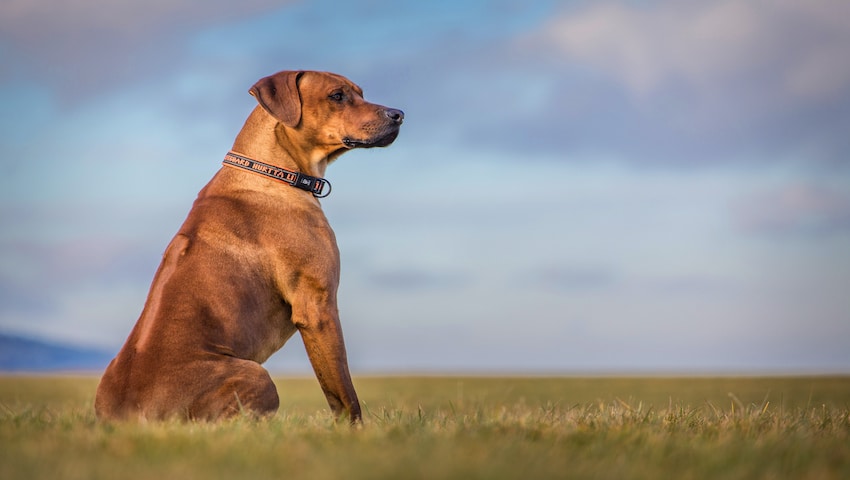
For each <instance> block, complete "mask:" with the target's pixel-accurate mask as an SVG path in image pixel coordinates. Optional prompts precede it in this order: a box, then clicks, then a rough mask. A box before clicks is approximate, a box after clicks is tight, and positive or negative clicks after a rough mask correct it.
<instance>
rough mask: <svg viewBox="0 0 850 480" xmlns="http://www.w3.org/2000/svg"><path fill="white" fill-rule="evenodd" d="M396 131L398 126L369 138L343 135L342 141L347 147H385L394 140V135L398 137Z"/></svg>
mask: <svg viewBox="0 0 850 480" xmlns="http://www.w3.org/2000/svg"><path fill="white" fill-rule="evenodd" d="M398 131H399V129H398V128H393V129H390V130H389V131H387V132H385V133H383V134H382V135H378V136H376V137H374V138H369V139H358V138H352V137H345V138H343V139H342V143H343V145H345V146H346V147H348V148H373V147H386V146H387V145H389V144H391V143H393V142H394V141H395V139H396V137H398Z"/></svg>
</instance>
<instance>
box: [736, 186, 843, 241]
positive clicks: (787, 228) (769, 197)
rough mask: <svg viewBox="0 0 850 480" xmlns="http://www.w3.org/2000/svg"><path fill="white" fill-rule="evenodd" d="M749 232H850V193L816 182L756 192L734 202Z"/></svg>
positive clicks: (739, 224)
mask: <svg viewBox="0 0 850 480" xmlns="http://www.w3.org/2000/svg"><path fill="white" fill-rule="evenodd" d="M733 209H734V211H735V213H734V216H735V219H736V223H737V225H738V226H739V227H740V228H741V229H743V230H744V231H746V232H751V233H764V234H773V235H783V236H785V235H824V234H831V233H837V232H850V194H848V193H847V192H842V191H838V190H834V189H831V188H828V187H823V186H819V185H814V184H804V183H799V184H791V185H786V186H784V187H781V188H778V189H775V190H770V191H766V192H761V193H756V194H753V195H750V196H748V197H746V198H744V199H741V200H739V201H737V202H735V204H734V205H733Z"/></svg>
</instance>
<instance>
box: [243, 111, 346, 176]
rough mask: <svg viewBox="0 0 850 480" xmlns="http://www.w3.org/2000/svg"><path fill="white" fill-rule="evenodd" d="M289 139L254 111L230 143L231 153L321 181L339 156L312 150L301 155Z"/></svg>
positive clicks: (270, 120) (282, 129) (274, 123)
mask: <svg viewBox="0 0 850 480" xmlns="http://www.w3.org/2000/svg"><path fill="white" fill-rule="evenodd" d="M301 148H302V147H301V146H300V145H298V144H297V143H296V142H293V141H292V140H291V139H290V134H289V129H288V128H287V127H285V126H284V125H283V124H281V123H280V122H278V121H277V119H275V118H274V117H272V116H271V115H269V114H268V113H267V112H266V111H265V110H263V109H262V108H261V107H256V108H255V109H254V111H253V112H251V115H249V116H248V119H247V120H246V121H245V125H244V126H243V127H242V130H241V131H240V132H239V134H238V135H237V136H236V140H235V141H234V142H233V148H232V150H233V151H235V152H239V153H241V154H243V155H245V156H247V157H250V158H254V159H257V160H259V161H261V162H265V163H268V164H271V165H274V166H277V167H280V168H285V169H287V170H294V171H296V172H300V173H304V174H306V175H310V176H313V177H324V176H325V170H326V169H327V167H328V164H329V163H330V162H332V161H333V159H334V158H335V157H336V156H338V155H339V152H328V151H326V150H325V149H319V148H313V149H312V150H311V151H301Z"/></svg>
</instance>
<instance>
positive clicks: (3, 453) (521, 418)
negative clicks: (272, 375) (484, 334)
mask: <svg viewBox="0 0 850 480" xmlns="http://www.w3.org/2000/svg"><path fill="white" fill-rule="evenodd" d="M275 383H276V384H277V386H278V391H279V392H280V395H281V409H280V411H279V413H278V415H277V416H275V417H274V418H272V419H269V420H261V421H255V420H252V419H249V418H240V419H235V420H232V421H227V422H223V423H216V424H206V423H179V422H168V423H148V424H138V423H102V422H98V421H96V420H95V418H94V413H93V411H92V407H91V403H92V398H93V396H94V389H95V386H96V384H97V379H96V378H94V377H91V378H85V377H0V479H4V480H12V479H47V478H50V479H86V480H89V479H116V478H120V479H122V480H123V479H156V480H164V479H172V478H173V479H180V480H190V479H219V478H220V479H266V478H269V479H271V478H307V479H331V478H334V479H340V478H345V479H361V478H362V479H381V478H393V479H417V478H422V479H441V478H458V479H475V478H482V479H499V478H521V479H543V478H602V479H665V478H674V479H703V478H716V479H759V478H765V479H782V478H794V479H798V478H800V479H847V478H850V377H802V378H770V377H768V378H604V377H603V378H580V377H576V378H572V377H566V378H523V377H520V378H497V377H484V378H454V377H434V378H430V377H398V378H394V377H388V378H377V377H376V378H370V377H366V378H355V385H356V387H357V389H358V393H359V395H360V398H361V401H362V403H363V405H364V418H365V426H364V427H363V428H361V429H352V428H350V427H348V426H347V425H344V424H336V423H334V422H333V421H332V419H331V418H330V415H329V413H328V410H327V407H326V405H325V403H324V399H323V397H322V396H321V393H320V391H319V387H318V384H317V382H316V381H315V380H314V379H312V378H303V379H297V378H277V379H275Z"/></svg>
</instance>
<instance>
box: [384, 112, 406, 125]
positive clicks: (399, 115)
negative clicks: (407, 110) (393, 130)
mask: <svg viewBox="0 0 850 480" xmlns="http://www.w3.org/2000/svg"><path fill="white" fill-rule="evenodd" d="M384 114H386V116H387V118H389V119H390V120H392V121H393V123H395V124H398V125H401V122H403V121H404V112H402V111H401V110H399V109H396V108H388V109H386V110H384Z"/></svg>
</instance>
